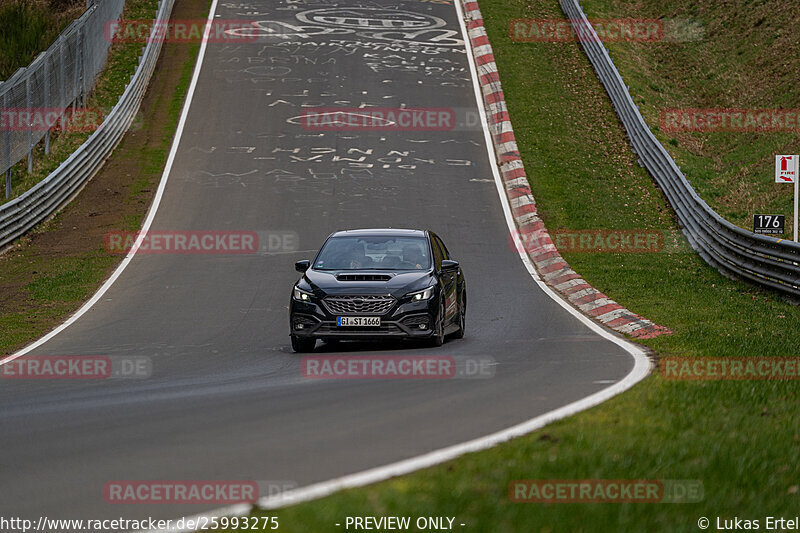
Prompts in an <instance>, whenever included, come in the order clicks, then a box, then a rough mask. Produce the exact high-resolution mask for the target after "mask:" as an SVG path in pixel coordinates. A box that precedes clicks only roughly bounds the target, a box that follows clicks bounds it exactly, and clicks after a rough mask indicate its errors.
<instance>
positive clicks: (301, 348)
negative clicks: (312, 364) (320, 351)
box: [291, 335, 317, 353]
mask: <svg viewBox="0 0 800 533" xmlns="http://www.w3.org/2000/svg"><path fill="white" fill-rule="evenodd" d="M291 337H292V350H294V351H295V352H297V353H308V352H313V351H314V346H316V344H317V339H314V338H308V337H304V338H301V337H297V336H295V335H292V336H291Z"/></svg>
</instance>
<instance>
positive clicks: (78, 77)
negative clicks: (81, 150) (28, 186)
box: [0, 0, 125, 198]
mask: <svg viewBox="0 0 800 533" xmlns="http://www.w3.org/2000/svg"><path fill="white" fill-rule="evenodd" d="M87 3H88V2H87ZM124 6H125V0H95V1H94V2H93V3H92V5H89V6H88V7H87V9H86V11H84V12H83V14H82V15H81V16H80V17H79V18H78V19H76V20H75V21H73V22H72V23H71V24H70V25H69V26H68V27H67V28H66V29H65V30H64V31H63V32H61V34H60V35H59V36H58V39H56V41H55V42H54V43H53V44H52V45H51V46H50V48H48V49H47V50H46V51H44V52H42V53H41V54H39V55H38V56H37V57H36V59H34V60H33V62H32V63H31V64H30V65H28V67H27V68H20V69H19V70H17V72H15V73H14V75H13V76H11V77H10V78H9V79H8V80H6V81H5V82H0V111H2V117H0V118H2V127H0V173H2V174H4V175H5V177H6V187H5V189H6V198H8V196H9V192H10V190H11V187H10V183H8V181H9V177H10V173H9V172H8V170H9V169H10V168H11V167H12V166H13V165H15V164H16V163H17V162H18V161H21V160H22V159H24V158H25V157H27V158H28V170H29V171H30V170H31V169H32V165H33V148H34V147H35V146H36V145H37V144H38V143H39V142H40V141H41V140H42V138H44V139H45V152H49V150H50V146H49V144H50V143H49V141H50V129H51V128H52V127H58V126H59V123H60V126H61V127H62V128H63V126H64V124H63V121H64V117H65V112H66V111H67V110H68V108H70V106H72V107H74V106H76V105H79V104H82V103H83V102H84V101H85V98H86V94H87V93H88V92H89V91H90V90H91V89H92V86H93V85H94V82H95V79H96V78H97V76H98V74H100V71H101V70H102V69H103V66H104V65H105V62H106V56H107V55H108V48H109V46H110V40H109V39H108V38H107V36H106V32H105V28H106V24H108V22H109V21H114V20H118V19H119V16H120V14H121V13H122V8H123V7H124ZM54 119H55V120H54ZM54 122H55V124H54Z"/></svg>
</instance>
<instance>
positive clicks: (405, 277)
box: [302, 269, 435, 298]
mask: <svg viewBox="0 0 800 533" xmlns="http://www.w3.org/2000/svg"><path fill="white" fill-rule="evenodd" d="M353 276H355V277H356V278H355V279H347V278H346V277H353ZM375 276H384V277H385V276H388V277H389V279H388V280H386V281H382V280H378V281H374V280H371V279H369V278H372V277H375ZM365 278H366V279H365ZM302 281H305V282H306V283H308V285H309V288H310V289H311V290H313V291H314V292H315V293H317V292H319V291H322V292H324V293H325V294H391V295H392V296H394V297H396V298H400V297H402V296H404V295H406V294H407V293H409V292H411V291H414V290H422V289H424V288H426V287H430V286H431V285H432V284H433V283H435V278H434V277H433V273H432V272H431V271H411V272H388V271H386V270H358V271H353V270H338V271H337V270H331V271H328V270H326V271H324V272H323V271H319V270H313V269H309V270H307V271H306V273H305V274H304V275H303V278H302Z"/></svg>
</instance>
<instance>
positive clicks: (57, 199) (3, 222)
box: [0, 0, 174, 249]
mask: <svg viewBox="0 0 800 533" xmlns="http://www.w3.org/2000/svg"><path fill="white" fill-rule="evenodd" d="M173 4H174V0H161V1H160V2H159V4H158V10H157V12H156V18H155V19H154V20H157V21H164V22H166V21H168V20H169V16H170V13H171V12H172V5H173ZM158 26H159V25H158V24H153V26H152V29H151V34H150V37H151V38H149V39H148V40H147V44H146V46H145V47H144V49H143V52H142V55H141V56H140V57H139V65H138V66H137V67H136V72H135V73H134V74H133V76H131V81H130V82H129V83H128V86H127V87H126V88H125V91H124V92H123V93H122V96H120V99H119V101H118V102H117V104H116V105H115V106H114V108H113V109H112V110H111V112H109V113H108V115H106V117H105V120H104V121H103V123H102V124H101V125H100V126H99V127H98V128H97V129H96V130H95V131H94V133H92V135H91V136H90V137H89V138H88V139H87V140H86V142H84V143H83V144H82V145H81V146H80V147H78V149H77V150H75V152H73V153H72V155H70V157H69V158H68V159H67V160H66V161H64V162H63V163H61V165H59V167H58V168H57V169H55V170H54V171H53V172H52V173H51V174H50V175H49V176H47V177H46V178H45V179H43V180H42V181H40V182H39V183H37V184H36V185H34V186H33V187H31V188H30V189H28V190H27V191H26V192H25V193H24V194H22V195H21V196H19V197H18V198H15V199H14V200H11V201H10V202H8V203H6V204H3V205H0V249H3V248H5V247H6V246H8V245H9V244H10V243H12V242H13V241H14V240H15V239H17V238H19V237H21V236H22V235H24V234H25V232H27V231H28V230H30V229H31V228H33V227H34V226H35V225H36V224H38V223H39V222H41V221H43V220H44V219H46V218H47V217H49V216H50V215H52V214H53V213H55V212H56V211H58V210H59V209H60V208H61V207H63V206H64V205H66V204H67V203H68V202H69V201H70V200H71V199H72V198H73V197H74V196H75V195H76V194H77V193H78V192H79V191H80V189H81V188H82V187H83V185H84V184H85V183H86V182H87V181H88V180H89V179H90V178H91V177H92V176H94V174H95V173H96V172H97V171H98V170H99V169H100V167H102V166H103V163H104V162H105V160H106V158H107V157H108V156H109V155H110V154H111V152H112V150H114V148H115V147H116V146H117V144H118V143H119V141H120V139H122V136H123V135H124V134H125V131H127V129H128V127H129V126H130V125H131V123H132V122H133V120H134V118H135V117H136V113H137V112H138V110H139V105H140V104H141V102H142V98H143V97H144V93H145V90H146V89H147V84H148V82H149V81H150V76H151V75H152V74H153V70H154V68H155V65H156V61H157V60H158V56H159V54H160V52H161V46H162V44H163V41H164V32H160V33H159V32H158V29H157V28H158Z"/></svg>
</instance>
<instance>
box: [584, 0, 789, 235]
mask: <svg viewBox="0 0 800 533" xmlns="http://www.w3.org/2000/svg"><path fill="white" fill-rule="evenodd" d="M582 4H583V6H584V9H585V10H586V13H587V15H588V16H590V17H596V18H601V19H602V18H618V17H622V18H624V17H631V18H661V17H666V18H668V19H673V18H674V19H679V20H683V21H690V22H693V23H695V24H697V25H698V27H700V28H702V33H701V34H700V35H701V36H702V38H700V39H694V40H688V41H685V42H678V43H674V42H665V43H630V42H618V43H609V44H608V45H607V47H608V48H609V50H610V53H611V57H612V58H613V59H614V62H615V64H616V65H617V67H618V68H619V70H620V72H621V73H622V74H623V75H624V77H625V82H626V84H628V85H629V86H630V90H631V94H632V96H633V97H634V98H635V101H636V103H637V104H639V106H640V109H641V111H642V114H643V116H644V118H645V121H646V122H647V123H648V124H649V125H650V126H651V129H652V130H653V131H654V133H655V134H656V137H658V139H659V140H660V141H661V142H662V144H664V146H665V147H666V148H667V150H668V151H669V152H670V153H671V155H672V156H673V157H674V158H675V160H676V162H677V163H678V165H679V167H680V168H681V169H682V170H683V172H684V174H686V176H687V177H688V179H689V181H690V182H691V183H692V185H693V186H694V187H695V188H696V189H697V191H698V193H699V194H700V196H701V197H702V198H703V199H704V200H706V201H707V202H708V203H709V205H711V207H713V208H714V209H715V210H717V211H718V212H719V213H720V214H721V215H722V216H724V217H725V218H727V219H728V220H730V221H731V222H733V223H735V224H738V225H740V226H741V227H744V228H751V227H752V215H753V214H755V213H784V214H786V215H787V217H786V219H787V228H786V229H787V235H791V230H790V227H791V224H790V221H789V219H790V218H791V213H792V187H791V186H788V187H787V186H785V185H780V184H775V183H773V181H774V178H773V175H774V165H775V162H774V154H776V153H796V152H797V147H798V145H800V131H792V132H775V133H766V132H765V133H737V132H716V133H708V132H681V133H664V132H662V131H661V129H660V128H659V117H660V113H661V111H662V110H663V109H667V108H740V109H772V108H788V109H793V108H797V107H798V102H799V101H800V41H798V39H797V38H796V33H795V28H796V27H797V25H798V24H800V3H798V2H791V1H781V0H772V1H750V0H735V1H732V2H696V1H694V0H664V1H661V2H650V1H646V0H586V1H584V2H582Z"/></svg>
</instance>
